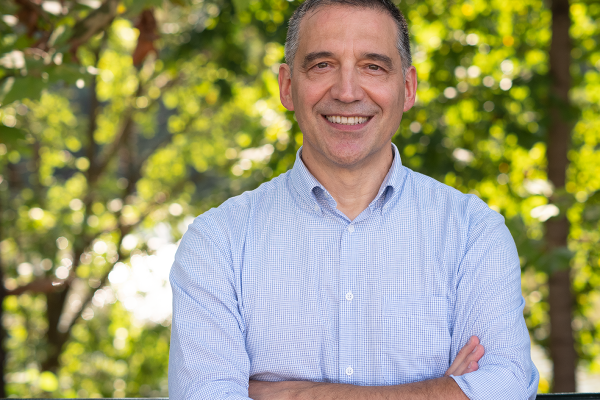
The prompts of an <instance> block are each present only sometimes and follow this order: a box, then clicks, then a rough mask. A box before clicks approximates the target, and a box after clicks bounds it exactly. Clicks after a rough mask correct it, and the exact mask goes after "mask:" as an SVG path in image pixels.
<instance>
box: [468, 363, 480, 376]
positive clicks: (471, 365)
mask: <svg viewBox="0 0 600 400" xmlns="http://www.w3.org/2000/svg"><path fill="white" fill-rule="evenodd" d="M478 369H479V364H478V363H477V362H476V361H472V362H470V363H469V366H468V367H467V370H466V371H465V374H468V373H469V372H473V371H477V370H478Z"/></svg>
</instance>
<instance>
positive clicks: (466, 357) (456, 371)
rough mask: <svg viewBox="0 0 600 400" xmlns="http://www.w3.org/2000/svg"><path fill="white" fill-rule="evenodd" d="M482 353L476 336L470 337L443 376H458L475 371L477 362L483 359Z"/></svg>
mask: <svg viewBox="0 0 600 400" xmlns="http://www.w3.org/2000/svg"><path fill="white" fill-rule="evenodd" d="M484 353H485V350H484V349H483V346H482V345H480V344H479V338H478V337H477V336H471V338H470V339H469V341H468V342H467V344H466V345H465V347H463V348H462V349H460V351H459V352H458V354H457V355H456V358H455V359H454V362H453V363H452V365H451V366H450V368H448V370H447V371H446V373H445V374H444V376H450V375H454V376H460V375H464V374H468V373H469V372H473V371H477V369H478V368H479V365H478V364H477V362H478V361H479V360H480V359H481V357H483V354H484Z"/></svg>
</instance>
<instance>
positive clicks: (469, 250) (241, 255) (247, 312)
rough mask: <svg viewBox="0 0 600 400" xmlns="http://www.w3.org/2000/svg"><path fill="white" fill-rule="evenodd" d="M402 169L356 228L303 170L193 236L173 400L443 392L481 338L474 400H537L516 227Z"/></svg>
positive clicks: (174, 346) (248, 197)
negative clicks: (334, 387) (265, 389)
mask: <svg viewBox="0 0 600 400" xmlns="http://www.w3.org/2000/svg"><path fill="white" fill-rule="evenodd" d="M393 150H394V154H395V156H394V161H393V164H392V167H391V168H390V171H389V172H388V175H387V176H386V178H385V180H384V182H383V184H382V185H381V188H380V190H379V193H378V195H377V196H376V198H375V199H374V200H373V202H372V203H371V204H370V205H369V207H368V208H367V209H365V210H364V211H363V212H362V213H361V214H360V215H359V216H358V217H357V218H356V219H354V220H353V221H350V220H349V219H348V218H347V217H346V216H345V215H344V214H342V213H341V212H339V211H338V210H337V209H336V202H335V201H334V199H333V198H332V197H331V195H330V194H329V193H328V192H327V190H325V188H324V187H323V186H322V185H321V184H320V183H319V182H317V180H316V179H315V178H314V177H313V176H312V175H311V174H310V172H309V171H308V169H307V168H306V166H305V165H304V164H303V162H302V160H301V158H300V154H301V151H302V149H300V150H299V151H298V155H297V158H296V163H295V165H294V168H293V169H292V170H290V171H288V172H287V173H285V174H282V175H280V176H279V177H277V178H275V179H273V180H271V181H270V182H267V183H265V184H263V185H261V186H260V187H259V188H258V189H256V190H253V191H250V192H246V193H244V194H242V195H240V196H238V197H235V198H232V199H229V200H227V201H226V202H225V203H223V204H222V205H221V206H220V207H218V208H216V209H212V210H210V211H207V212H206V213H204V214H202V215H201V216H199V217H198V218H196V219H195V220H194V222H193V223H192V224H191V225H190V227H189V229H188V232H187V233H186V234H185V235H184V237H183V239H182V241H181V244H180V246H179V249H178V252H177V255H176V257H175V262H174V264H173V267H172V270H171V285H172V287H173V297H174V299H173V300H174V301H173V324H172V335H171V350H170V361H169V395H170V398H171V399H186V400H187V399H190V400H191V399H209V400H214V399H240V400H241V399H249V398H248V380H249V379H256V380H264V381H282V380H310V381H318V382H331V383H348V384H354V385H396V384H403V383H409V382H415V381H421V380H425V379H431V378H436V377H440V376H442V375H443V374H444V372H445V371H446V369H447V368H448V367H449V366H450V364H451V362H452V360H453V359H454V358H455V357H456V355H457V353H458V351H459V350H460V349H461V348H462V347H463V346H464V345H465V343H466V342H467V340H468V338H469V337H470V336H471V335H476V336H478V337H479V338H480V341H481V344H482V345H483V346H484V348H485V355H484V356H483V358H482V359H481V360H480V362H479V365H480V367H479V370H478V371H476V372H472V373H469V374H466V375H463V376H454V377H453V378H454V379H455V380H456V382H457V383H458V385H459V386H460V387H461V389H462V390H463V391H464V392H465V394H466V395H467V396H468V397H469V398H471V399H528V398H535V394H536V392H537V385H538V380H539V375H538V372H537V370H536V368H535V366H534V365H533V362H532V361H531V357H530V340H529V334H528V332H527V328H526V326H525V321H524V319H523V307H524V304H525V302H524V299H523V297H522V295H521V283H520V282H521V276H520V267H519V257H518V255H517V251H516V247H515V244H514V241H513V239H512V237H511V235H510V233H509V231H508V229H507V228H506V226H505V224H504V219H503V217H502V216H500V215H499V214H498V213H496V212H494V211H492V210H491V209H489V208H488V207H487V205H486V204H485V203H484V202H482V201H481V200H480V199H479V198H477V197H476V196H474V195H465V194H462V193H460V192H458V191H456V190H454V189H452V188H450V187H448V186H446V185H443V184H441V183H439V182H437V181H435V180H434V179H431V178H429V177H426V176H424V175H421V174H418V173H415V172H413V171H411V170H409V169H408V168H406V167H404V166H402V163H401V161H400V155H399V153H398V149H397V148H396V147H395V146H394V148H393Z"/></svg>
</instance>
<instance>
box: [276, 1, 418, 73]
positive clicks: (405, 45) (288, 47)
mask: <svg viewBox="0 0 600 400" xmlns="http://www.w3.org/2000/svg"><path fill="white" fill-rule="evenodd" d="M333 5H342V6H350V7H361V8H370V9H375V10H380V11H383V12H386V13H387V14H388V15H389V16H390V17H392V18H393V19H394V22H395V23H396V27H397V28H398V38H397V40H396V48H397V49H398V52H399V53H400V59H401V60H402V74H403V75H404V76H406V71H407V70H408V67H410V66H411V65H412V56H411V54H410V38H409V34H408V25H407V23H406V19H404V15H402V12H401V11H400V10H399V9H398V7H396V6H395V5H394V3H392V2H391V1H390V0H306V1H305V2H304V3H302V4H301V5H300V7H298V8H297V9H296V11H294V14H292V16H291V18H290V21H289V25H288V32H287V38H286V40H285V62H286V63H287V64H288V65H289V66H290V70H293V64H294V58H295V57H296V51H297V50H298V43H299V41H300V22H301V21H302V18H304V16H305V15H306V14H307V13H308V12H309V11H314V10H316V9H317V8H320V7H324V6H333Z"/></svg>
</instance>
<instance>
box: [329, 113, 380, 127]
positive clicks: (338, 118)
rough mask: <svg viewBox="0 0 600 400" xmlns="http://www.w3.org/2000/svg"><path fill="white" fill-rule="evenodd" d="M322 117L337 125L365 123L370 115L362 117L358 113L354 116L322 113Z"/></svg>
mask: <svg viewBox="0 0 600 400" xmlns="http://www.w3.org/2000/svg"><path fill="white" fill-rule="evenodd" d="M323 117H324V118H325V119H326V120H327V121H329V122H331V123H332V124H337V125H348V126H352V125H363V124H366V123H367V122H368V121H369V120H370V119H371V117H363V116H359V115H355V116H343V115H323Z"/></svg>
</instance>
